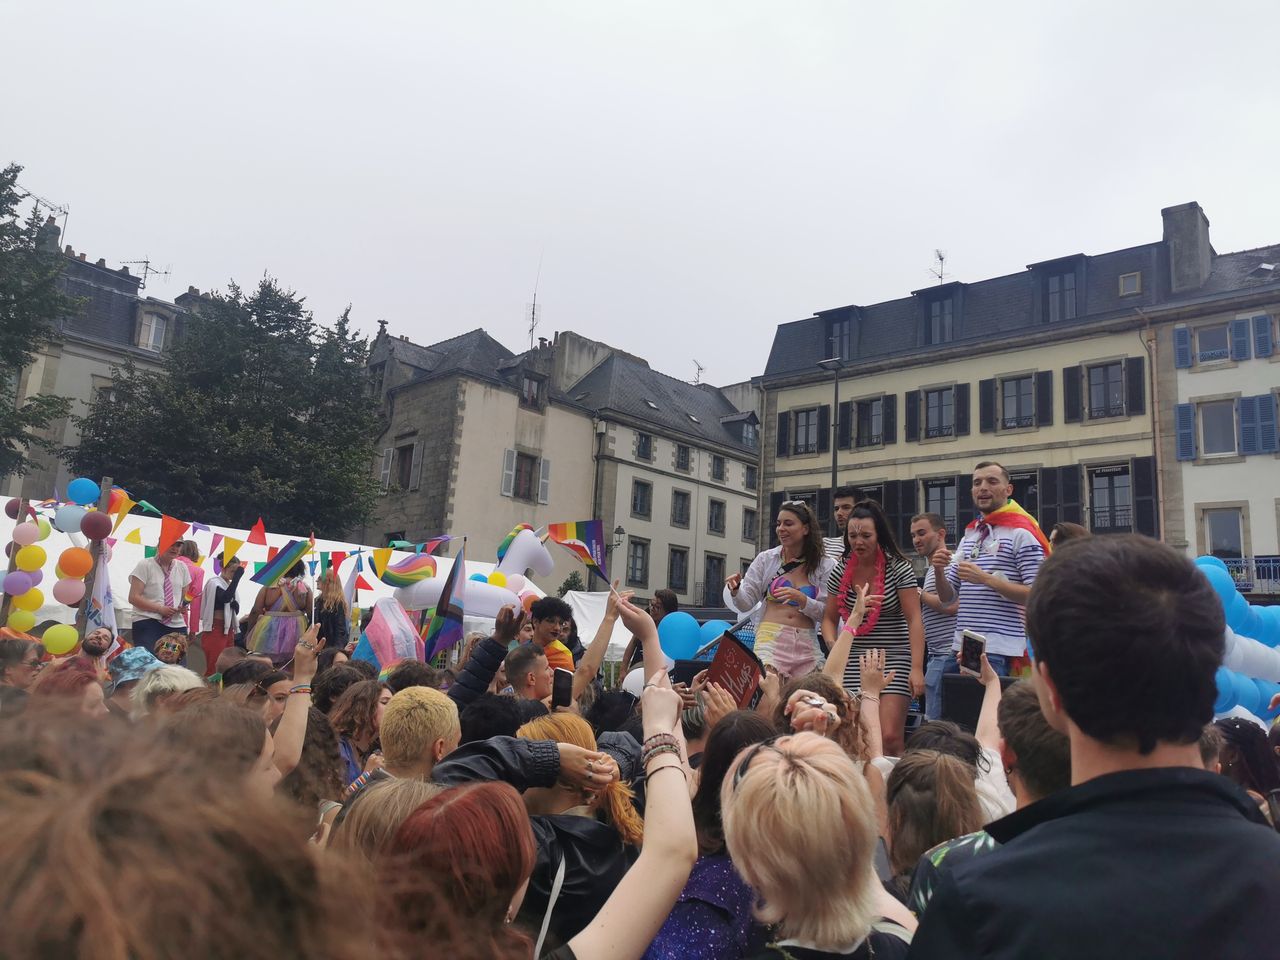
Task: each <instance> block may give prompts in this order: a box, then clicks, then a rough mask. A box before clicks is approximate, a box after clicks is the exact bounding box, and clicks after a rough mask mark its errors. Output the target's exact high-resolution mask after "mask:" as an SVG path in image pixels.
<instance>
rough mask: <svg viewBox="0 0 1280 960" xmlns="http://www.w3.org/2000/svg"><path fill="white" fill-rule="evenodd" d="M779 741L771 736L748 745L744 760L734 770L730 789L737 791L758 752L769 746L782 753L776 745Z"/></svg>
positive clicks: (770, 748)
mask: <svg viewBox="0 0 1280 960" xmlns="http://www.w3.org/2000/svg"><path fill="white" fill-rule="evenodd" d="M777 742H778V738H777V737H770V738H769V739H768V740H761V741H760V742H759V743H757V744H755V745H754V746H751V747H748V748H747V750H746V753H745V754H744V755H743V757H742V762H741V763H740V764H738V769H737V770H735V771H733V786H732V787H731V788H730V789H732V790H735V791H736V790H737V789H738V784H740V783H741V782H742V778H743V777H745V776H746V775H747V767H749V766H751V761H752V760H754V759H755V758H756V754H758V753H759V752H760V751H761V750H764V749H766V748H767V749H769V750H772V751H774V752H775V753H781V752H782V751H781V750H779V749H778V748H777V747H776V746H774V744H776V743H777Z"/></svg>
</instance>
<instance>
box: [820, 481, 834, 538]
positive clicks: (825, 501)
mask: <svg viewBox="0 0 1280 960" xmlns="http://www.w3.org/2000/svg"><path fill="white" fill-rule="evenodd" d="M832 495H833V491H832V490H831V489H830V488H828V487H824V488H822V489H821V490H819V491H818V526H819V527H820V528H821V529H822V535H823V536H824V537H825V536H827V534H828V533H829V532H830V531H831V497H832Z"/></svg>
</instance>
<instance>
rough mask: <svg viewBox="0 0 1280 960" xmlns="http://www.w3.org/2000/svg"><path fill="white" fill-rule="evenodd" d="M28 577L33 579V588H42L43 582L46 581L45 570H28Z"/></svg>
mask: <svg viewBox="0 0 1280 960" xmlns="http://www.w3.org/2000/svg"><path fill="white" fill-rule="evenodd" d="M27 576H28V577H30V578H31V585H32V586H33V587H38V586H40V584H41V582H42V581H43V580H44V571H43V570H28V571H27Z"/></svg>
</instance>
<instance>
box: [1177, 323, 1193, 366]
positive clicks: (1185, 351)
mask: <svg viewBox="0 0 1280 960" xmlns="http://www.w3.org/2000/svg"><path fill="white" fill-rule="evenodd" d="M1173 365H1174V366H1175V367H1178V368H1183V367H1190V366H1191V331H1190V330H1189V329H1187V328H1186V327H1174V328H1173Z"/></svg>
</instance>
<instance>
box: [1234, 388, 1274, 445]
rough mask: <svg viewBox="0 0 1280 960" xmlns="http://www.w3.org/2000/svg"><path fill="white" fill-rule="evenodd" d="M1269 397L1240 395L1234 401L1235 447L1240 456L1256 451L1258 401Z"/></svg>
mask: <svg viewBox="0 0 1280 960" xmlns="http://www.w3.org/2000/svg"><path fill="white" fill-rule="evenodd" d="M1270 399H1271V398H1270V397H1241V398H1240V399H1239V400H1237V401H1236V432H1237V436H1236V441H1237V442H1236V449H1237V450H1239V451H1240V454H1241V455H1242V456H1249V455H1250V454H1254V453H1258V401H1259V400H1270Z"/></svg>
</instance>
